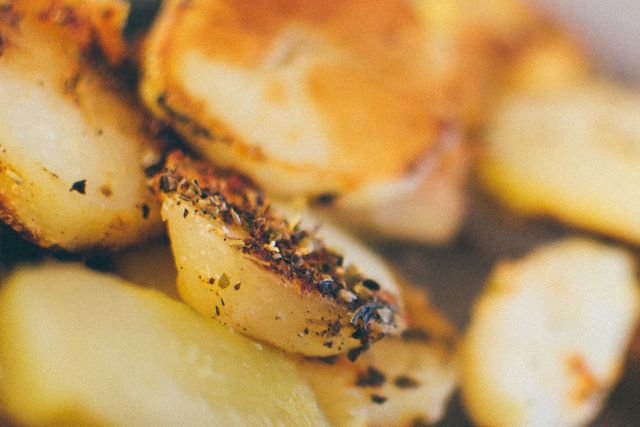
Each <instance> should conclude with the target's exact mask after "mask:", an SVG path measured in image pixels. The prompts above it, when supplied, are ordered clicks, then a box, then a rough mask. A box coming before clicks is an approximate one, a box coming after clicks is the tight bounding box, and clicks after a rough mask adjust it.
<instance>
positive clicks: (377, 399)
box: [371, 394, 387, 405]
mask: <svg viewBox="0 0 640 427" xmlns="http://www.w3.org/2000/svg"><path fill="white" fill-rule="evenodd" d="M371 401H372V402H373V403H377V404H378V405H382V404H383V403H384V402H386V401H387V398H386V397H384V396H380V395H379V394H372V395H371Z"/></svg>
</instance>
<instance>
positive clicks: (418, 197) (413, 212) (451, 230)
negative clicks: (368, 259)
mask: <svg viewBox="0 0 640 427" xmlns="http://www.w3.org/2000/svg"><path fill="white" fill-rule="evenodd" d="M450 132H451V133H456V131H455V130H451V131H450ZM471 158H472V149H471V147H470V146H469V145H468V144H465V143H463V142H462V141H461V139H459V137H458V136H455V135H452V137H451V138H449V139H447V138H446V136H443V140H442V142H441V143H440V145H439V147H438V149H437V150H435V151H434V152H433V158H432V159H431V160H432V161H431V162H429V163H427V164H425V165H424V166H423V167H424V168H427V169H428V170H429V175H428V178H426V179H424V178H423V177H421V176H419V175H418V176H416V178H415V179H407V180H406V181H405V186H404V187H403V186H399V185H398V186H391V187H389V188H386V189H381V188H378V189H376V191H375V192H374V193H368V192H366V191H360V192H357V193H354V194H350V195H348V196H345V197H341V198H337V199H336V200H332V201H330V202H329V203H325V204H323V203H320V202H318V203H316V204H315V205H314V209H315V210H316V211H317V212H318V213H320V214H322V215H323V216H324V217H326V218H328V219H331V220H332V221H337V222H339V223H340V224H343V225H344V226H347V227H349V228H350V229H352V230H354V231H357V232H359V233H360V234H361V235H362V236H364V237H366V239H379V238H388V239H402V240H406V241H413V242H428V243H431V244H439V243H446V242H448V241H449V240H451V239H452V238H453V237H454V236H455V235H456V234H457V233H458V231H459V229H460V227H461V225H462V224H463V222H464V219H465V215H466V212H467V197H468V194H467V191H466V185H467V178H468V175H469V169H470V167H469V166H470V161H471Z"/></svg>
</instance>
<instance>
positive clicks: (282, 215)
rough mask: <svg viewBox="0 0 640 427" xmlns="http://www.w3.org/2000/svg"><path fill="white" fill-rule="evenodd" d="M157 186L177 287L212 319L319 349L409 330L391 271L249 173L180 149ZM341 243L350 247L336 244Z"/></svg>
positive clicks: (344, 347)
mask: <svg viewBox="0 0 640 427" xmlns="http://www.w3.org/2000/svg"><path fill="white" fill-rule="evenodd" d="M157 187H158V190H159V193H160V195H161V198H162V200H163V204H162V215H163V218H164V219H165V221H166V222H167V225H168V230H169V237H170V239H171V246H172V249H173V253H174V257H175V260H176V265H177V269H178V288H179V292H180V294H181V296H182V298H183V299H184V300H185V301H186V302H187V303H188V304H190V305H192V306H193V307H194V308H196V310H198V311H199V312H200V313H202V314H204V315H205V316H207V317H214V318H217V319H219V320H220V321H222V322H224V323H226V324H228V325H230V326H231V327H233V328H234V329H235V330H237V331H239V332H241V333H243V334H246V335H249V336H251V337H253V338H257V339H260V340H263V341H267V342H269V343H271V344H273V345H276V346H278V347H281V348H283V349H285V350H287V351H291V352H298V353H303V354H306V355H312V356H325V355H331V354H337V353H344V352H346V351H348V350H352V351H359V349H362V348H366V347H367V346H368V345H369V342H371V341H375V340H376V339H379V338H381V337H382V336H384V335H386V334H391V333H398V332H399V331H400V329H401V328H402V325H403V322H402V317H401V314H400V310H401V307H400V306H399V299H398V289H397V287H396V284H395V281H394V279H393V276H392V274H391V273H390V272H389V271H388V270H387V268H386V266H385V265H384V262H383V261H382V260H380V259H379V258H378V257H377V256H375V255H374V254H372V253H371V252H370V251H369V250H367V249H366V248H364V247H362V246H361V245H359V244H358V243H356V241H355V240H353V239H351V238H349V237H348V236H347V235H345V234H344V233H340V232H338V231H332V230H330V229H329V230H325V233H326V234H327V237H328V239H327V241H328V244H329V245H326V242H325V241H323V240H322V239H321V237H319V236H320V235H319V234H318V233H316V232H314V231H313V230H312V229H309V228H306V227H305V226H304V224H302V225H301V224H300V221H299V220H295V219H292V218H288V216H287V213H286V211H285V209H279V208H278V207H277V206H276V205H273V204H271V202H270V201H269V200H268V199H266V198H265V196H264V194H263V193H262V192H261V191H260V190H259V189H258V188H256V187H255V186H254V185H253V184H251V183H250V182H249V181H248V180H247V178H245V177H243V176H241V175H238V174H235V173H228V172H222V171H216V170H215V169H213V168H212V167H211V166H209V165H208V164H206V163H203V162H197V161H193V160H191V159H189V158H186V157H184V156H183V155H181V154H179V153H176V154H173V155H171V156H169V158H168V159H167V166H166V169H165V171H163V172H162V173H160V174H159V176H158V178H157ZM314 227H317V225H316V224H314ZM338 241H339V245H338V246H339V247H340V248H342V249H343V250H344V251H345V252H344V253H339V252H337V251H335V250H333V249H330V247H331V244H332V242H338Z"/></svg>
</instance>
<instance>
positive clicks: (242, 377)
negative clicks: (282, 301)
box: [0, 263, 328, 426]
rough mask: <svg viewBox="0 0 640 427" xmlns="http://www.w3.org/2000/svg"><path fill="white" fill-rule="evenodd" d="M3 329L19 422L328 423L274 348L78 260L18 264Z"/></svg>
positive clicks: (2, 398)
mask: <svg viewBox="0 0 640 427" xmlns="http://www.w3.org/2000/svg"><path fill="white" fill-rule="evenodd" d="M0 324H2V325H3V327H2V328H0V366H2V381H0V405H2V406H3V407H4V408H6V409H7V410H8V411H9V413H10V414H11V415H12V416H13V417H14V418H15V419H16V420H18V421H20V422H22V423H24V424H25V425H74V426H77V425H114V426H116V425H137V426H177V425H188V426H204V425H246V426H274V425H296V426H298V425H299V426H324V425H328V424H327V422H326V420H325V418H324V416H323V414H322V413H321V412H320V409H319V408H318V405H317V403H316V401H315V398H314V396H313V393H312V392H311V390H310V389H309V388H308V386H307V385H306V384H305V382H304V381H303V380H302V378H301V377H300V376H299V375H298V374H297V372H296V369H295V366H294V365H293V364H292V363H291V362H289V361H288V360H287V358H286V357H285V355H283V354H282V353H281V352H280V351H277V350H274V349H272V348H269V347H267V346H263V345H260V344H258V343H254V342H251V341H250V340H249V339H247V338H245V337H243V336H241V335H238V334H236V333H234V332H233V331H231V330H230V329H228V328H226V327H224V326H222V325H220V324H219V323H217V322H214V321H212V320H208V319H203V318H202V317H201V316H199V315H197V314H196V313H194V312H193V311H192V310H191V309H189V308H188V307H187V306H185V305H184V304H182V303H179V302H177V301H174V300H172V299H170V298H168V297H166V296H164V295H162V294H160V293H159V292H157V291H151V290H143V289H139V288H135V287H133V286H132V285H131V284H130V283H128V282H125V281H123V280H121V279H118V278H116V277H114V276H110V275H105V274H101V273H97V272H93V271H90V270H88V269H86V268H84V267H82V266H80V265H76V264H60V263H45V264H43V265H38V266H29V267H24V266H23V267H20V268H18V269H17V270H16V271H15V272H14V273H12V274H11V276H10V277H9V278H8V279H7V281H6V284H5V287H4V289H3V290H2V292H1V293H0Z"/></svg>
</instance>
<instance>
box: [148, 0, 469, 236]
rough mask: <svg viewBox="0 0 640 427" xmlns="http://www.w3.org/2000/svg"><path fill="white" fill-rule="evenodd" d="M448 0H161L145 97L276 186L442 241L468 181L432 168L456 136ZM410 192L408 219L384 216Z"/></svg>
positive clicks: (343, 214)
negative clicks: (444, 192) (257, 1)
mask: <svg viewBox="0 0 640 427" xmlns="http://www.w3.org/2000/svg"><path fill="white" fill-rule="evenodd" d="M454 9H455V8H451V7H450V5H449V4H445V3H442V4H441V2H422V3H420V2H418V3H414V2H409V1H403V0H393V1H391V2H370V1H364V0H349V1H331V2H321V3H313V4H312V3H309V2H305V1H296V2H286V1H282V0H274V1H270V2H266V3H265V2H262V3H260V4H259V5H256V4H255V2H249V1H227V0H216V1H192V2H190V3H189V5H188V7H184V3H183V2H181V1H177V0H171V1H165V2H164V3H163V7H162V10H161V12H160V15H159V18H158V19H157V21H156V22H155V24H154V26H153V28H152V30H151V33H150V35H149V37H148V39H147V40H146V49H145V50H144V54H143V61H142V62H143V69H144V76H143V79H142V83H141V94H142V98H143V99H144V100H145V103H146V105H147V106H148V107H149V108H150V109H151V111H153V112H154V113H155V114H156V115H157V116H158V117H161V118H163V119H166V120H168V121H170V122H171V123H173V124H174V126H176V128H177V130H178V131H179V132H180V133H181V134H182V135H183V136H184V138H185V139H186V140H187V142H188V143H189V144H191V145H192V146H193V147H194V148H196V149H197V150H198V151H199V152H200V153H202V154H203V155H204V156H205V157H207V158H208V159H209V160H210V161H212V162H213V163H214V164H216V165H218V166H225V167H233V168H235V169H237V170H239V171H241V172H242V173H244V174H246V175H248V176H250V177H251V178H252V179H254V180H255V181H256V182H257V183H259V184H260V185H261V186H262V187H263V188H264V189H265V191H267V192H268V193H269V194H270V195H272V196H275V197H279V198H283V199H287V198H292V197H304V198H306V199H308V200H319V201H323V200H334V201H338V202H339V203H337V204H336V205H334V206H333V208H332V209H329V210H328V211H327V212H328V213H329V214H332V215H333V214H335V216H336V217H338V218H341V219H344V218H350V219H351V221H345V223H346V224H349V225H355V226H356V227H357V228H360V229H365V230H367V231H369V230H373V231H374V232H376V233H377V234H379V235H381V236H384V237H388V236H391V237H400V238H407V237H411V238H413V239H414V240H420V241H431V242H440V241H443V240H448V239H450V238H451V237H452V236H453V235H454V234H455V232H456V231H457V229H458V228H459V226H460V224H461V222H462V221H461V218H462V216H463V213H464V210H465V204H464V203H463V202H462V200H463V197H464V182H463V181H464V180H460V179H458V178H457V177H458V175H459V174H458V173H457V172H455V173H452V174H449V173H444V174H442V173H439V172H436V171H440V172H441V171H442V170H445V169H447V168H448V166H447V164H446V163H447V161H448V160H447V159H448V158H450V157H451V156H452V155H451V153H455V154H453V155H454V156H455V155H457V154H459V153H460V150H458V149H451V147H452V146H460V145H461V144H463V143H462V142H461V140H462V129H461V128H462V125H461V123H459V121H458V120H457V112H456V105H457V104H458V101H457V94H454V95H452V93H454V92H456V90H457V75H458V72H457V71H456V70H457V68H458V67H459V63H460V58H459V56H458V55H459V49H458V42H459V40H458V38H456V36H455V34H456V33H457V28H458V27H457V26H456V25H455V24H456V22H457V20H456V17H457V16H456V15H455V13H454V12H453V10H454ZM204 76H206V78H205V77H204ZM391 147H393V149H391ZM460 158H463V156H460ZM460 164H462V163H460ZM450 175H452V176H451V177H450ZM463 175H464V174H463ZM449 178H451V179H450V180H449ZM445 180H446V181H447V182H446V183H444V184H443V182H444V181H445ZM432 181H435V182H433V183H432ZM442 186H446V188H447V192H450V195H447V196H443V195H442V194H441V193H440V191H439V189H440V188H441V187H442ZM409 200H411V202H410V203H411V205H412V206H411V208H409V209H406V210H405V212H406V213H407V217H408V218H407V219H406V221H405V220H403V221H393V220H391V219H390V218H383V217H381V216H380V215H379V213H380V212H388V211H390V210H393V206H395V205H396V204H397V203H402V204H403V205H404V204H407V203H409ZM354 210H358V212H359V214H358V215H357V216H356V218H359V219H360V220H359V221H355V220H354V215H352V212H353V211H354ZM409 214H410V215H409ZM431 215H433V216H434V217H435V218H434V219H433V220H431V218H430V216H431ZM432 224H442V227H436V226H432Z"/></svg>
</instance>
